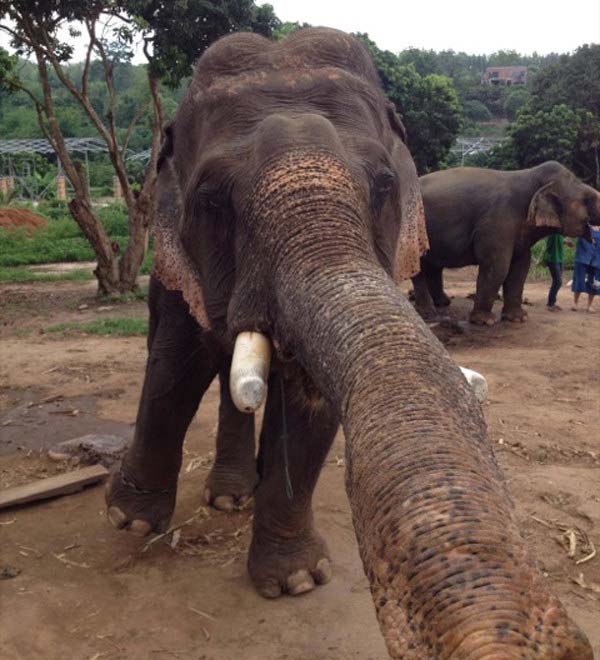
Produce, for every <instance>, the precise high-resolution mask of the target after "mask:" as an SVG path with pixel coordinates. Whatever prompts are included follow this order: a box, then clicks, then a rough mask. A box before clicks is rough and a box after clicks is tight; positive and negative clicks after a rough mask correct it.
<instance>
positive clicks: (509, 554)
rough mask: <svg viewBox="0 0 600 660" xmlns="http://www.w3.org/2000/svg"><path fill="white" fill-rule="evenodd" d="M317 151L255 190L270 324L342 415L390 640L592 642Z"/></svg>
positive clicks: (432, 653) (528, 649) (498, 652)
mask: <svg viewBox="0 0 600 660" xmlns="http://www.w3.org/2000/svg"><path fill="white" fill-rule="evenodd" d="M321 165H322V167H321V166H316V165H315V164H314V163H312V164H311V165H310V168H309V167H308V166H307V170H306V172H305V176H303V172H302V163H297V162H296V163H295V164H294V168H293V172H294V174H293V175H290V176H289V178H288V180H287V187H286V190H289V191H291V192H289V193H282V194H281V195H278V196H275V197H276V199H273V200H270V198H269V197H268V196H265V197H264V198H263V199H262V203H261V204H260V209H259V210H260V213H261V216H262V218H263V220H265V222H267V223H272V224H271V226H270V227H269V228H268V230H267V234H268V236H269V238H268V239H267V240H268V241H269V248H270V252H269V253H268V254H267V258H268V259H270V261H271V263H272V264H273V268H274V271H273V276H274V290H275V295H276V297H277V307H278V321H277V328H276V332H277V334H278V335H279V336H280V337H284V338H285V340H286V342H288V343H291V345H292V346H293V347H294V350H295V353H296V355H297V358H298V360H299V361H300V363H301V364H302V366H303V367H304V368H305V369H306V371H307V372H308V373H309V374H310V375H311V377H312V378H313V379H314V381H315V383H316V384H317V385H318V387H319V388H320V389H321V391H322V392H323V393H325V394H326V396H328V397H329V398H330V399H331V400H332V401H333V402H334V403H335V405H336V407H337V409H338V411H339V414H340V416H341V419H342V423H343V427H344V432H345V436H346V443H347V445H346V446H347V448H346V455H347V473H346V487H347V491H348V494H349V498H350V502H351V507H352V513H353V519H354V526H355V530H356V535H357V538H358V543H359V548H360V554H361V557H362V561H363V565H364V568H365V571H366V573H367V576H368V579H369V582H370V586H371V592H372V595H373V599H374V603H375V607H376V610H377V616H378V619H379V623H380V626H381V628H382V632H383V634H384V637H385V640H386V643H387V646H388V650H389V653H390V655H391V656H392V657H393V658H404V659H406V660H409V659H411V660H412V659H414V660H417V659H418V660H423V659H424V658H440V659H442V658H463V659H469V660H475V659H477V660H483V659H484V658H486V659H491V658H495V659H502V658H504V659H508V658H521V657H524V655H525V656H527V657H543V658H548V659H550V658H553V659H559V658H562V659H565V660H566V659H567V658H572V659H573V660H574V659H575V658H578V659H581V660H583V659H589V658H592V653H591V649H590V647H589V644H588V642H587V640H586V639H585V637H584V636H583V635H582V633H580V632H579V630H578V629H577V628H576V627H575V626H574V625H573V624H572V623H571V622H570V621H569V619H568V617H567V615H566V613H565V611H564V609H563V608H562V606H561V604H560V603H559V601H558V600H557V599H556V598H554V597H553V596H551V595H550V594H549V592H548V590H547V589H546V586H545V584H544V581H543V579H542V578H541V576H540V575H539V574H538V573H537V572H536V570H535V568H534V567H533V565H532V562H531V560H530V559H529V557H528V556H527V553H526V551H525V548H524V543H523V540H522V538H521V536H520V534H519V532H518V529H517V525H516V521H515V516H514V512H513V508H512V505H511V503H510V500H509V497H508V494H507V491H506V488H505V485H504V482H503V480H502V477H501V475H500V473H499V470H498V467H497V465H496V463H495V460H494V456H493V453H492V450H491V447H490V444H489V442H488V440H487V437H486V429H485V423H484V420H483V417H482V414H481V409H480V406H479V404H478V403H477V402H476V400H475V396H474V394H473V392H472V391H471V390H470V388H469V386H468V385H467V383H466V381H465V379H464V378H463V377H462V375H461V373H460V370H459V369H458V367H456V366H455V365H454V364H453V362H452V361H451V360H450V358H449V356H448V355H447V353H446V352H445V350H444V348H443V347H442V346H441V345H440V344H439V342H438V341H437V340H436V339H435V338H434V337H433V336H432V335H431V333H430V332H429V331H428V329H427V328H426V326H425V325H424V324H423V322H422V321H421V320H420V318H419V317H418V315H417V314H416V313H415V312H414V311H413V309H412V307H411V306H410V304H409V303H408V302H407V301H406V299H405V297H404V296H403V295H402V294H401V293H400V291H399V290H398V289H397V287H396V286H395V285H394V284H393V282H392V281H391V279H390V278H389V277H388V276H387V275H386V273H385V272H384V271H383V270H382V269H381V268H380V267H379V265H378V264H377V262H376V260H375V257H374V253H373V248H372V246H371V244H370V242H369V240H368V238H367V236H368V232H367V230H366V228H365V224H366V223H365V221H364V218H365V217H368V216H366V215H365V212H364V210H363V209H364V206H365V205H364V202H363V201H362V200H361V196H360V193H359V192H358V191H357V189H356V188H355V187H354V186H353V185H352V182H351V180H350V177H349V175H347V174H346V173H344V172H343V171H341V168H340V167H339V166H338V164H337V163H336V162H329V163H325V164H323V163H322V161H321ZM319 169H321V170H322V176H317V175H316V174H315V172H316V171H317V170H319ZM288 174H289V173H288ZM294 177H299V180H302V181H303V185H302V186H300V185H298V187H296V188H295V187H294V186H293V185H292V184H293V181H294V180H295V179H294ZM275 178H278V177H275ZM311 181H312V186H311V185H309V184H311ZM265 185H266V187H267V188H269V182H268V181H267V182H266V184H265ZM271 187H272V188H273V189H277V186H276V185H273V186H271ZM281 218H285V222H283V221H281Z"/></svg>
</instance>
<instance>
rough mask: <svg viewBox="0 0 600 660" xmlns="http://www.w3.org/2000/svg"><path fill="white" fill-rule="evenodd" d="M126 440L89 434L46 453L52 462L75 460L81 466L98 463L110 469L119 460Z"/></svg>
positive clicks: (125, 446) (65, 442)
mask: <svg viewBox="0 0 600 660" xmlns="http://www.w3.org/2000/svg"><path fill="white" fill-rule="evenodd" d="M126 448H127V440H126V439H125V438H121V437H119V436H116V435H96V434H94V433H90V434H89V435H84V436H81V437H79V438H73V439H72V440H64V441H63V442H59V443H58V444H57V445H54V447H52V448H51V449H50V450H49V451H48V458H51V459H52V460H53V461H66V460H68V459H72V458H76V459H78V462H79V463H81V464H82V465H93V464H95V463H100V464H101V465H103V466H104V467H106V468H110V467H111V466H113V465H114V464H115V463H117V462H118V461H120V460H121V458H122V457H123V454H124V453H125V449H126Z"/></svg>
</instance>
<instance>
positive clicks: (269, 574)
mask: <svg viewBox="0 0 600 660" xmlns="http://www.w3.org/2000/svg"><path fill="white" fill-rule="evenodd" d="M282 378H283V376H282V375H281V374H278V373H275V374H273V375H272V377H271V379H270V382H269V396H268V400H267V405H266V409H265V417H264V422H263V429H262V432H261V436H260V451H259V460H258V465H259V472H260V476H261V481H260V484H259V485H258V488H257V489H256V492H255V495H254V500H255V512H254V527H253V536H252V543H251V545H250V551H249V555H248V571H249V573H250V577H251V578H252V581H253V582H254V585H255V586H256V588H257V590H258V591H259V593H260V594H261V595H262V596H265V597H266V598H275V597H277V596H280V595H281V594H282V593H283V592H287V593H289V594H292V595H298V594H301V593H304V592H306V591H310V590H311V589H313V588H314V586H315V583H316V584H325V583H326V582H328V581H329V579H330V578H331V565H330V560H329V552H328V550H327V546H326V544H325V541H324V540H323V539H322V538H321V536H320V535H319V534H318V533H317V531H316V530H315V528H314V524H313V512H312V495H313V491H314V488H315V485H316V483H317V479H318V476H319V472H320V471H321V467H322V465H323V462H324V460H325V457H326V456H327V452H328V451H329V448H330V447H331V443H332V441H333V438H334V437H335V433H336V430H337V427H338V423H339V422H338V419H337V416H336V414H335V412H334V411H333V409H332V407H331V406H330V405H329V404H328V403H327V402H325V401H324V400H322V399H321V398H320V397H319V398H318V400H315V399H313V398H311V400H309V399H308V398H307V397H306V396H305V393H304V391H303V385H302V382H301V377H300V376H298V377H295V378H292V379H289V380H288V379H287V378H285V379H284V387H285V408H283V404H282V393H281V379H282ZM284 414H285V416H286V427H287V434H288V435H287V441H285V442H284V440H283V431H284V424H283V415H284ZM286 445H287V454H288V460H287V462H286V460H285V457H284V451H285V446H286ZM286 470H289V484H290V485H291V488H292V491H293V494H292V493H289V494H288V493H287V492H286V485H287V483H288V482H287V479H286ZM290 495H291V497H290Z"/></svg>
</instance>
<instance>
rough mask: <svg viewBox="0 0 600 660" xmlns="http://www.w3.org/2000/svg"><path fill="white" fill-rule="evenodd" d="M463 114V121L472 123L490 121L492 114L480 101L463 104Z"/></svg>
mask: <svg viewBox="0 0 600 660" xmlns="http://www.w3.org/2000/svg"><path fill="white" fill-rule="evenodd" d="M463 114H464V116H465V119H469V120H470V121H473V122H479V121H491V119H492V113H491V112H490V111H489V110H488V109H487V106H485V105H484V104H483V103H482V102H481V101H477V100H475V99H474V100H472V101H465V102H464V103H463Z"/></svg>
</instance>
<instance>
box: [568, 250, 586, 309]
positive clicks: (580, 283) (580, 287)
mask: <svg viewBox="0 0 600 660" xmlns="http://www.w3.org/2000/svg"><path fill="white" fill-rule="evenodd" d="M584 289H585V264H580V263H578V262H577V261H576V262H575V263H574V264H573V282H572V284H571V291H573V305H572V307H571V309H572V310H573V311H574V312H576V311H577V309H578V307H577V305H578V304H579V296H581V292H582V291H584Z"/></svg>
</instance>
